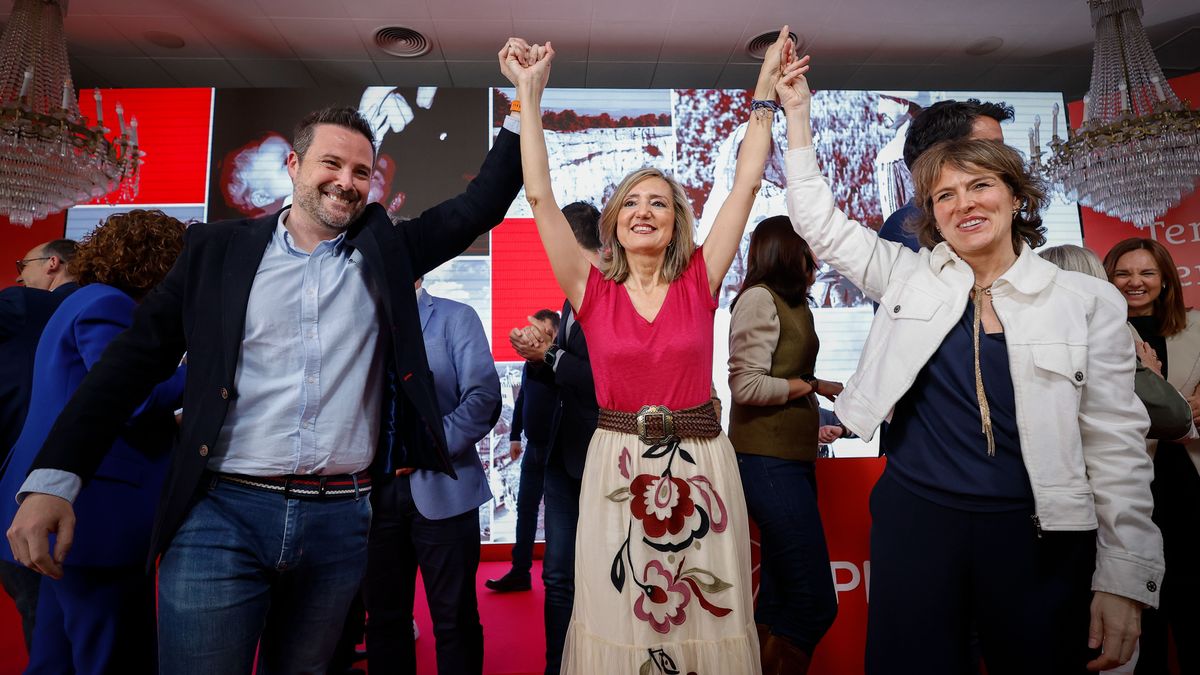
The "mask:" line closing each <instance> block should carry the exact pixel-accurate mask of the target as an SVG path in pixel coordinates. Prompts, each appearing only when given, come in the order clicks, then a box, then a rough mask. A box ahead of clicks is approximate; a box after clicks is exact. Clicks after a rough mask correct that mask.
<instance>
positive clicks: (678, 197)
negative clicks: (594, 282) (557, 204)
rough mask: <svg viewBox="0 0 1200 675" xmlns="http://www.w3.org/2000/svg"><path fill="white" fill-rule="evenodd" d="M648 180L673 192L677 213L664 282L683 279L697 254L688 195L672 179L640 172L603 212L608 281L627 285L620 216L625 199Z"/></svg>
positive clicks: (654, 172)
mask: <svg viewBox="0 0 1200 675" xmlns="http://www.w3.org/2000/svg"><path fill="white" fill-rule="evenodd" d="M647 178H661V179H663V180H664V181H666V183H667V185H668V186H670V188H671V207H672V209H673V210H674V213H675V231H674V232H672V234H671V242H670V243H669V244H667V250H666V252H665V254H664V255H665V258H664V261H663V266H662V277H663V281H666V282H668V283H670V282H672V281H675V280H676V279H678V278H679V277H681V276H683V273H684V271H686V270H687V266H688V263H690V262H691V261H692V254H693V253H695V252H696V242H695V240H694V239H692V230H693V229H695V222H696V217H695V216H694V215H692V205H691V203H690V202H688V199H687V194H686V193H685V192H684V191H683V186H681V185H680V184H679V181H677V180H675V179H674V178H671V177H670V176H668V175H667V174H665V173H663V172H662V171H660V170H658V169H655V168H653V167H646V168H644V169H638V170H637V171H634V172H633V173H631V174H629V175H628V176H625V178H624V179H622V180H621V183H620V185H618V186H617V189H616V191H615V192H613V196H612V198H610V199H609V200H608V203H607V204H605V205H604V210H603V211H601V212H600V244H601V246H603V247H604V248H603V251H604V252H603V253H602V254H601V260H603V261H604V278H605V279H612V280H613V281H615V282H617V283H618V284H620V283H624V282H625V279H626V278H627V277H628V276H629V259H628V258H626V257H625V249H624V247H622V246H621V242H620V241H618V240H617V215H618V214H619V213H620V211H621V205H622V204H623V203H624V202H625V198H626V197H627V196H629V193H630V192H632V191H633V188H634V187H636V186H637V184H638V183H641V182H642V181H644V180H646V179H647Z"/></svg>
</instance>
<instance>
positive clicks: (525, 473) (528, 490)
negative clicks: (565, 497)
mask: <svg viewBox="0 0 1200 675" xmlns="http://www.w3.org/2000/svg"><path fill="white" fill-rule="evenodd" d="M545 477H546V450H545V448H544V446H542V444H541V443H537V442H536V441H532V440H530V441H526V442H525V454H524V455H522V456H521V485H520V487H519V488H518V490H517V540H516V542H515V543H514V544H513V549H512V569H513V571H514V572H517V573H522V572H523V573H524V574H525V576H529V568H531V567H533V540H534V538H536V537H537V521H538V507H539V506H541V504H542V488H543V486H544V485H545Z"/></svg>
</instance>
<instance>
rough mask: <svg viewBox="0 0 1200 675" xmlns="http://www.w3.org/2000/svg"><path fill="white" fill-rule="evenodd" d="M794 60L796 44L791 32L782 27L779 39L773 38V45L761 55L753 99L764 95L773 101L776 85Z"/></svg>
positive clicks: (795, 58)
mask: <svg viewBox="0 0 1200 675" xmlns="http://www.w3.org/2000/svg"><path fill="white" fill-rule="evenodd" d="M796 60H797V56H796V43H795V42H794V41H793V40H792V34H791V31H790V30H789V29H788V27H787V26H784V27H783V28H781V29H779V37H777V38H775V43H774V44H772V45H771V47H770V48H769V49H767V52H766V53H765V54H763V64H762V67H761V68H759V71H758V86H757V88H756V89H755V98H760V97H761V96H762V95H765V96H769V97H771V98H772V99H774V98H775V97H776V96H777V93H776V92H777V89H776V85H777V84H778V82H779V81H780V79H782V78H783V75H784V73H785V72H786V69H787V67H788V65H790V64H791V63H794V62H795V61H796Z"/></svg>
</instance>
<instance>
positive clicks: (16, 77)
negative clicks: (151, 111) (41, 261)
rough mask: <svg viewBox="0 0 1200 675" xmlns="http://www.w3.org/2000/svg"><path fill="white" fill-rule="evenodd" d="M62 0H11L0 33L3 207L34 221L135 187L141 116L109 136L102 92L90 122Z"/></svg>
mask: <svg viewBox="0 0 1200 675" xmlns="http://www.w3.org/2000/svg"><path fill="white" fill-rule="evenodd" d="M63 13H64V8H63V7H62V6H60V4H59V1H58V0H14V3H13V10H12V14H11V15H10V16H9V21H8V25H7V26H5V27H4V35H3V37H0V215H5V216H8V218H9V220H11V221H12V222H14V223H18V224H21V225H24V226H26V227H28V226H30V225H31V224H32V223H33V221H34V220H37V219H39V218H45V217H46V216H47V215H48V214H51V213H56V212H58V211H61V210H63V209H65V208H67V207H70V206H74V205H75V204H80V203H83V202H87V201H90V200H92V199H95V198H98V197H103V196H105V195H108V194H110V193H113V192H114V191H116V194H115V195H113V197H114V198H115V199H128V198H130V197H132V196H133V195H134V194H136V193H137V184H138V168H139V166H140V165H141V154H142V153H140V152H139V151H138V147H137V120H130V125H129V127H128V128H126V126H125V119H124V116H123V111H122V110H121V108H120V106H117V113H118V120H119V121H120V134H119V135H118V136H117V137H116V138H114V139H113V140H112V141H109V140H108V139H106V138H105V132H106V131H107V129H105V128H104V123H103V113H102V112H101V100H100V92H99V90H96V93H95V97H96V124H95V125H94V126H88V125H87V121H86V120H85V119H84V118H83V117H81V116H80V114H79V102H78V101H77V100H76V98H75V90H74V87H73V86H72V84H71V71H70V68H69V66H68V64H67V42H66V38H65V37H64V35H63Z"/></svg>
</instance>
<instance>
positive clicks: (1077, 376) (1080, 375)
mask: <svg viewBox="0 0 1200 675" xmlns="http://www.w3.org/2000/svg"><path fill="white" fill-rule="evenodd" d="M1075 381H1076V382H1083V371H1081V370H1077V371H1075Z"/></svg>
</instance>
